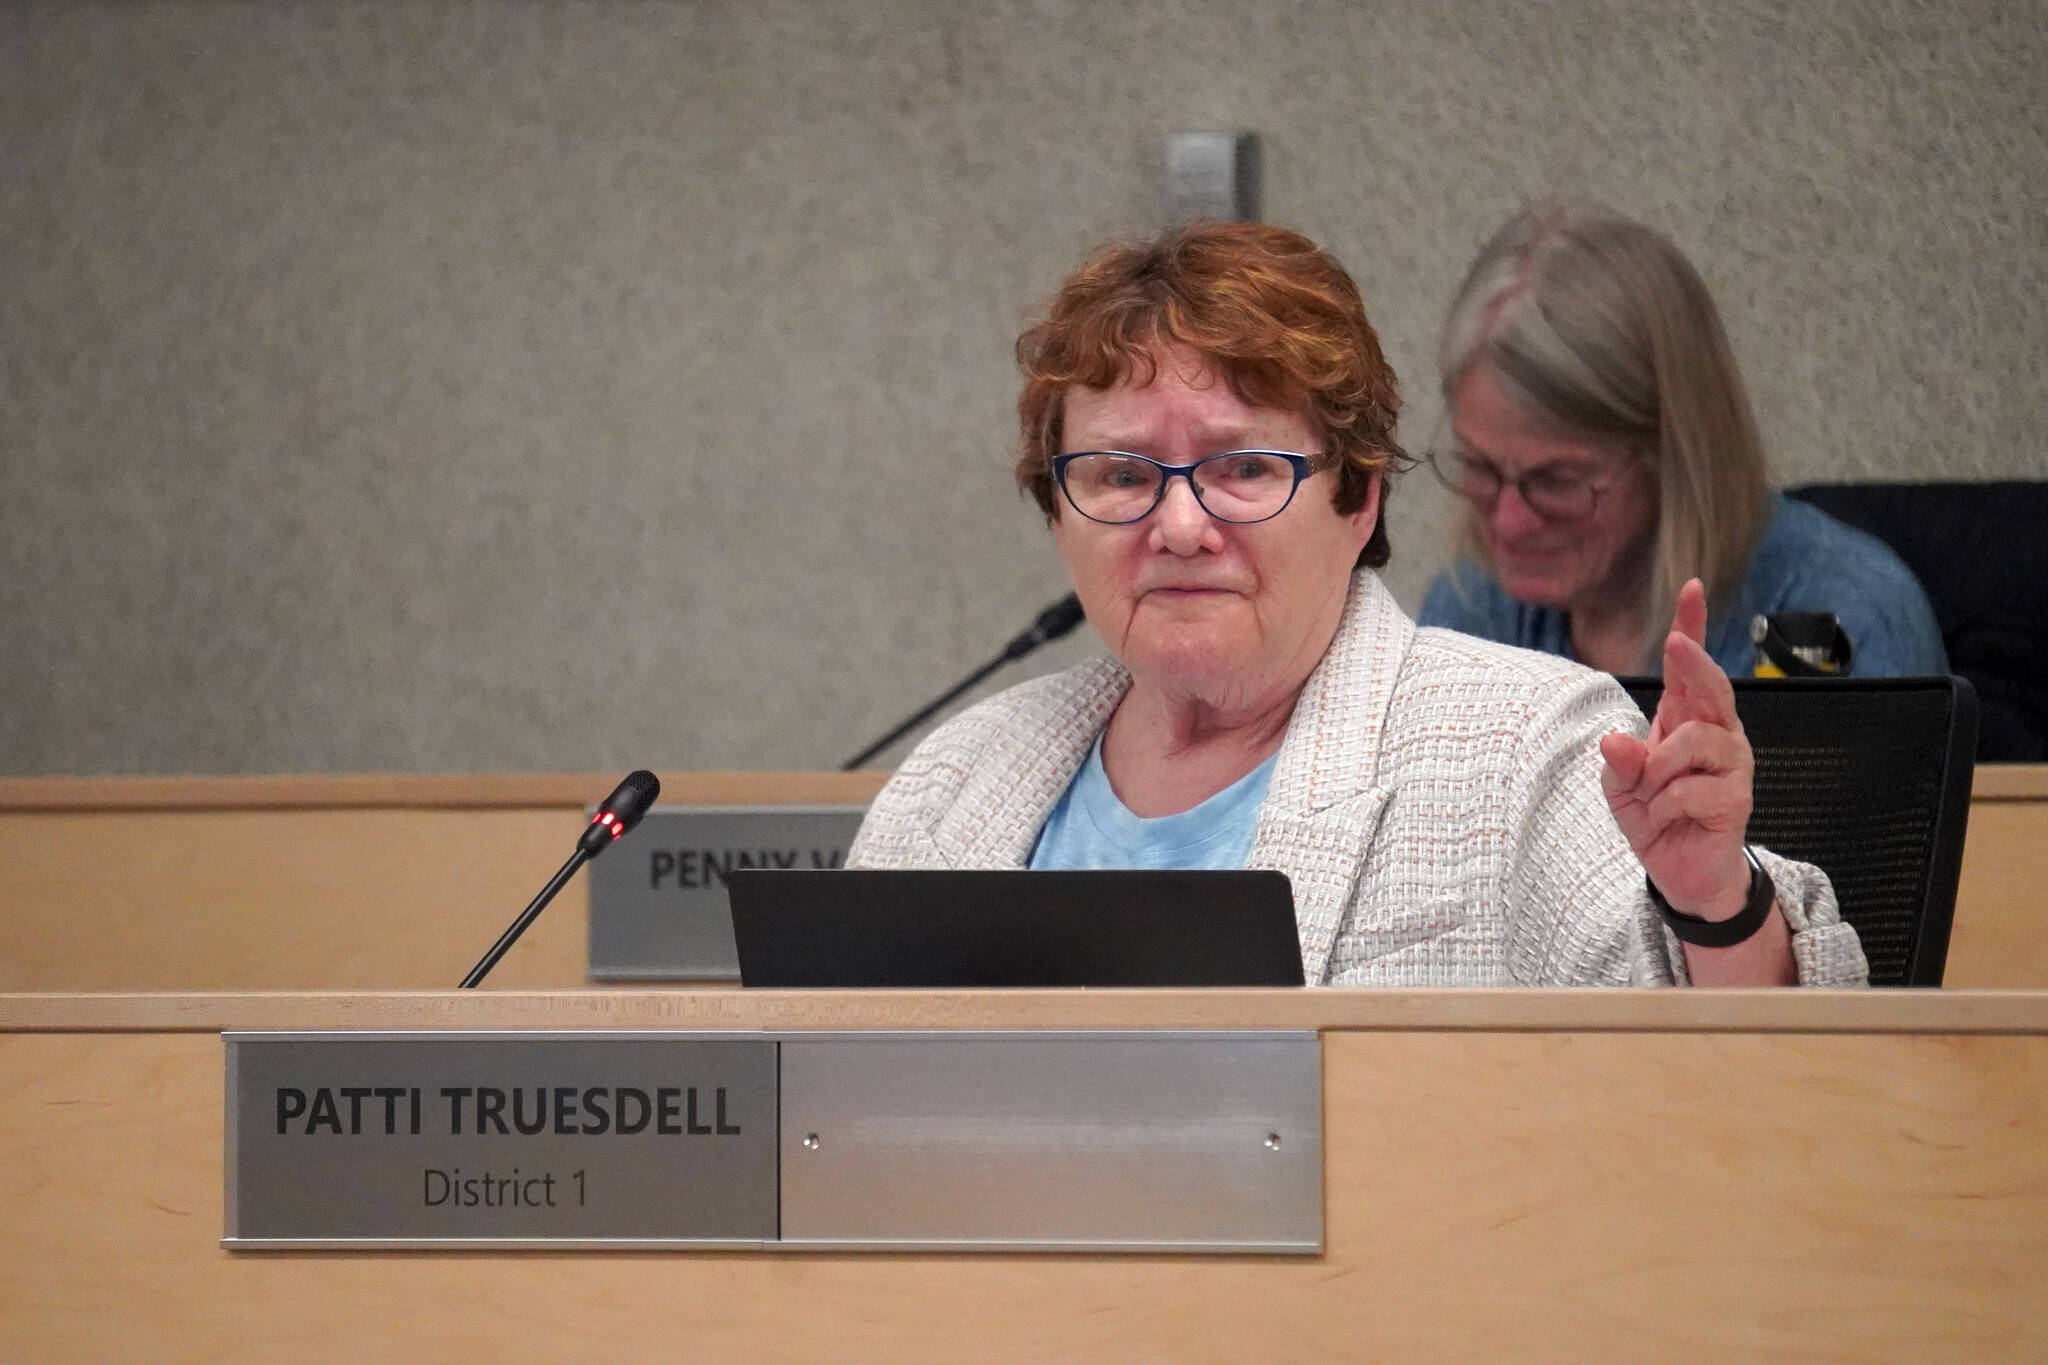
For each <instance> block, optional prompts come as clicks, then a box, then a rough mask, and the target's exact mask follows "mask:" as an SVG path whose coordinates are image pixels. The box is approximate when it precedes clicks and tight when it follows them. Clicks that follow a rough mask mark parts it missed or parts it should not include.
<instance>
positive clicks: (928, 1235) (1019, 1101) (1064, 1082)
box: [222, 1032, 1323, 1253]
mask: <svg viewBox="0 0 2048 1365" xmlns="http://www.w3.org/2000/svg"><path fill="white" fill-rule="evenodd" d="M224 1039H225V1043H226V1050H227V1129H226V1131H227V1150H226V1165H225V1173H226V1174H225V1197H226V1221H225V1225H224V1226H225V1235H224V1236H223V1238H222V1243H223V1245H225V1246H227V1247H229V1248H231V1249H234V1250H306V1249H380V1248H392V1249H407V1250H422V1249H437V1248H439V1249H461V1248H498V1247H513V1248H519V1247H529V1248H542V1247H545V1248H573V1247H599V1248H610V1249H634V1248H664V1247H665V1248H677V1247H680V1248H693V1247H694V1248H720V1249H742V1250H772V1249H790V1248H810V1249H832V1250H895V1251H903V1250H920V1249H938V1250H960V1251H975V1250H987V1251H1116V1250H1125V1251H1157V1252H1166V1251H1171V1252H1226V1253H1227V1252H1292V1253H1313V1252H1316V1251H1319V1250H1320V1249H1321V1247H1322V1239H1323V1229H1322V1204H1323V1194H1322V1061H1321V1050H1320V1043H1319V1040H1318V1039H1317V1037H1316V1035H1315V1034H1313V1033H1268V1032H1236V1033H1081V1032H1045V1033H872V1034H774V1035H770V1034H759V1033H732V1034H643V1033H610V1032H604V1033H595V1032H587V1033H575V1034H562V1033H555V1034H542V1033H518V1034H433V1033H417V1034H379V1033H300V1034H227V1035H224Z"/></svg>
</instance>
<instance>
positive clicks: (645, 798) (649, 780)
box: [576, 768, 661, 858]
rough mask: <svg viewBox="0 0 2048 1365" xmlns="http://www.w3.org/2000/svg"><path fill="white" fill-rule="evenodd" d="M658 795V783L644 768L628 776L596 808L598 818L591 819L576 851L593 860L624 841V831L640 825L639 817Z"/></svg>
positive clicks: (578, 841)
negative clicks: (578, 849) (578, 850)
mask: <svg viewBox="0 0 2048 1365" xmlns="http://www.w3.org/2000/svg"><path fill="white" fill-rule="evenodd" d="M660 795H661V779H660V778H658V777H656V776H655V775H654V774H653V773H651V772H648V771H647V769H645V768H638V769H635V770H634V771H632V772H630V773H627V774H626V780H625V781H623V782H621V783H619V785H618V786H617V787H615V788H613V789H612V794H611V795H610V796H607V797H606V798H605V799H604V804H603V805H601V806H599V807H598V808H597V814H595V815H593V816H591V817H590V824H589V825H588V826H586V827H585V828H584V831H583V837H582V838H581V839H578V840H577V841H576V847H578V848H580V849H582V850H583V851H584V852H585V853H587V854H589V855H590V856H591V857H593V858H595V857H596V856H597V855H598V854H600V853H602V852H604V851H605V850H606V849H608V848H610V847H611V846H612V845H613V844H615V843H617V842H618V841H619V840H621V839H623V838H625V837H626V831H627V830H629V829H631V828H633V826H635V825H637V824H639V823H640V817H641V816H643V815H645V814H647V808H648V807H649V806H651V805H653V804H654V798H655V797H657V796H660Z"/></svg>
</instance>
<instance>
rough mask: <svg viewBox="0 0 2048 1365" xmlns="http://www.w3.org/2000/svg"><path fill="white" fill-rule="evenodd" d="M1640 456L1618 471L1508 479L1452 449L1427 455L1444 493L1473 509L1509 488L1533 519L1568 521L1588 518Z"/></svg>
mask: <svg viewBox="0 0 2048 1365" xmlns="http://www.w3.org/2000/svg"><path fill="white" fill-rule="evenodd" d="M1641 454H1642V452H1641V451H1631V452H1630V455H1629V461H1628V463H1627V464H1624V465H1622V466H1621V467H1620V468H1618V469H1613V470H1608V471H1604V472H1590V473H1589V472H1588V471H1586V470H1585V469H1582V468H1574V467H1572V466H1568V465H1565V466H1560V465H1557V464H1543V465H1538V466H1537V467H1536V468H1534V469H1531V470H1529V471H1527V472H1526V473H1522V474H1508V473H1506V472H1505V471H1503V470H1502V469H1501V468H1500V466H1499V465H1496V464H1494V463H1493V462H1492V461H1491V460H1486V459H1482V458H1481V457H1479V456H1477V455H1474V454H1472V453H1471V452H1469V451H1466V450H1461V449H1459V448H1457V447H1456V446H1453V447H1451V448H1450V449H1448V450H1433V451H1431V452H1430V453H1429V467H1430V469H1431V470H1432V471H1433V472H1434V473H1435V474H1436V477H1437V479H1438V481H1439V482H1441V483H1442V484H1443V486H1444V487H1446V488H1448V489H1450V490H1451V491H1452V492H1453V493H1456V494H1457V495H1458V496H1459V497H1461V498H1463V499H1465V501H1467V502H1469V503H1471V504H1472V505H1473V506H1475V507H1479V508H1489V507H1492V506H1493V505H1494V503H1496V502H1498V501H1499V500H1500V495H1501V490H1502V489H1504V488H1509V487H1512V488H1513V489H1514V490H1515V492H1516V494H1518V495H1519V496H1520V497H1521V499H1522V501H1523V502H1525V503H1527V504H1528V505H1529V508H1530V510H1531V511H1533V512H1535V513H1536V514H1537V515H1538V516H1542V517H1549V518H1552V519H1554V520H1557V521H1572V520H1575V519H1577V518H1579V517H1585V516H1591V515H1592V512H1593V508H1594V507H1595V506H1596V505H1597V504H1598V503H1599V501H1600V495H1601V494H1602V493H1605V492H1606V491H1607V490H1608V489H1610V488H1612V487H1614V486H1615V485H1616V484H1618V483H1620V482H1621V481H1622V480H1623V479H1624V478H1626V477H1627V476H1628V471H1629V466H1630V465H1632V464H1634V463H1635V460H1636V458H1637V457H1638V456H1640V455H1641Z"/></svg>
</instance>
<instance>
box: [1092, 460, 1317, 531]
mask: <svg viewBox="0 0 2048 1365" xmlns="http://www.w3.org/2000/svg"><path fill="white" fill-rule="evenodd" d="M1190 478H1191V479H1192V481H1193V483H1194V485H1195V497H1196V498H1197V499H1199V500H1200V502H1201V504H1202V508H1203V510H1204V511H1206V512H1208V513H1209V515H1210V516H1212V517H1215V518H1216V519H1217V520H1219V521H1264V520H1265V519H1266V518H1267V517H1270V516H1273V515H1275V514H1276V513H1278V512H1279V511H1280V509H1281V508H1283V507H1285V506H1286V505H1287V502H1288V499H1289V498H1291V497H1293V495H1294V466H1293V465H1291V464H1289V463H1288V462H1287V461H1286V460H1283V459H1281V458H1280V457H1279V456H1277V455H1270V454H1267V453H1265V452H1263V451H1256V450H1239V451H1232V452H1230V453H1228V454H1224V455H1212V456H1210V457H1209V458H1208V459H1206V460H1203V461H1201V462H1200V463H1198V464H1197V465H1196V466H1195V467H1194V470H1193V472H1192V474H1191V475H1190ZM1165 479H1166V474H1165V471H1163V470H1162V469H1161V468H1160V467H1159V466H1158V465H1156V464H1154V463H1152V461H1150V460H1141V459H1138V458H1137V457H1136V456H1132V455H1122V454H1117V453H1114V452H1109V451H1104V452H1100V453H1096V454H1089V455H1081V456H1077V457H1076V458H1074V459H1072V460H1069V461H1067V466H1066V489H1067V497H1068V498H1070V499H1072V501H1073V504H1074V506H1075V508H1076V509H1077V510H1079V511H1080V513H1081V515H1083V516H1085V517H1089V518H1091V519H1093V520H1095V521H1107V522H1126V521H1137V520H1139V519H1140V518H1142V517H1144V516H1145V515H1146V514H1147V513H1149V512H1150V511H1151V510H1152V509H1153V507H1154V506H1156V505H1157V504H1158V502H1159V499H1160V497H1161V496H1162V493H1161V486H1162V484H1163V483H1164V482H1165Z"/></svg>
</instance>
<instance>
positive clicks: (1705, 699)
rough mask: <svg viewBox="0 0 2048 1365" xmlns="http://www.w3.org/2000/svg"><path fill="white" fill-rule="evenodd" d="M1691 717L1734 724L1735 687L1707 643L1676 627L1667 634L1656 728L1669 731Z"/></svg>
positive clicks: (1662, 732)
mask: <svg viewBox="0 0 2048 1365" xmlns="http://www.w3.org/2000/svg"><path fill="white" fill-rule="evenodd" d="M1689 720H1703V721H1707V722H1709V723H1710V724H1714V725H1722V726H1733V725H1734V724H1735V723H1736V717H1735V689H1734V688H1733V687H1732V686H1730V685H1729V682H1728V675H1727V674H1726V673H1723V672H1722V671H1721V665H1719V664H1717V663H1715V662H1714V656H1713V655H1711V654H1709V653H1707V650H1706V646H1704V645H1702V644H1701V643H1700V642H1699V641H1698V640H1696V639H1694V638H1692V637H1691V636H1688V635H1686V634H1684V633H1682V632H1680V631H1677V630H1674V631H1672V632H1671V634H1669V635H1667V636H1666V637H1665V638H1664V696H1663V699H1662V700H1661V701H1659V702H1658V704H1657V721H1656V725H1655V727H1654V729H1655V731H1656V733H1657V734H1658V735H1660V736H1662V735H1668V734H1670V733H1671V732H1672V731H1673V730H1676V729H1677V728H1678V727H1679V726H1680V725H1682V724H1684V723H1685V722H1686V721H1689Z"/></svg>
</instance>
